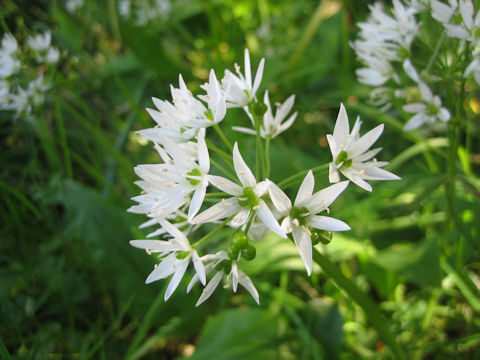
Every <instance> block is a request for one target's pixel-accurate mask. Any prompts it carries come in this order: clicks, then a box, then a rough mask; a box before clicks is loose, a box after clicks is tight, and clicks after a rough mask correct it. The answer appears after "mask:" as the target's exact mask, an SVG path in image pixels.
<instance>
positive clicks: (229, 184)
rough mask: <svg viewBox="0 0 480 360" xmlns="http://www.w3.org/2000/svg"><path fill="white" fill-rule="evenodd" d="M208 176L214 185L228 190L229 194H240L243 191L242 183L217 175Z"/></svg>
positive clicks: (225, 190)
mask: <svg viewBox="0 0 480 360" xmlns="http://www.w3.org/2000/svg"><path fill="white" fill-rule="evenodd" d="M207 178H208V181H209V182H210V183H211V184H212V185H213V186H215V187H216V188H218V189H220V190H222V191H223V192H226V193H227V194H231V195H234V196H238V195H241V194H242V193H243V188H242V187H241V186H240V185H238V184H235V183H234V182H233V181H230V180H228V179H227V178H224V177H222V176H216V175H208V177H207Z"/></svg>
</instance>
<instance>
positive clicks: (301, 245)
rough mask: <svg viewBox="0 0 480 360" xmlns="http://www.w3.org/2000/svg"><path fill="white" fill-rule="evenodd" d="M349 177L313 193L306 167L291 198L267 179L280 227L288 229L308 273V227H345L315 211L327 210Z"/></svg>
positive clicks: (343, 188) (310, 233)
mask: <svg viewBox="0 0 480 360" xmlns="http://www.w3.org/2000/svg"><path fill="white" fill-rule="evenodd" d="M348 183H349V181H342V182H339V183H338V184H334V185H331V186H329V187H327V188H325V189H323V190H320V191H318V192H316V193H313V188H314V186H315V180H314V178H313V173H312V171H311V170H310V171H309V172H308V174H307V175H306V176H305V179H304V180H303V182H302V185H300V188H299V189H298V193H297V197H296V198H295V202H294V203H293V206H292V202H291V201H290V199H289V198H288V196H287V195H285V193H284V192H283V191H282V190H281V189H280V188H279V187H278V186H277V185H275V184H274V183H270V185H269V187H268V192H269V194H270V198H271V199H272V202H273V204H274V205H275V207H276V208H277V210H278V212H279V213H280V214H281V217H284V219H283V221H282V229H283V230H284V231H285V232H286V233H292V235H293V240H294V241H295V245H296V246H297V249H298V252H299V253H300V257H301V258H302V260H303V263H304V264H305V268H306V269H307V273H308V275H310V274H311V273H312V266H313V259H312V239H311V237H312V231H315V229H318V230H325V231H346V230H350V227H349V226H348V225H347V224H345V223H344V222H343V221H340V220H338V219H335V218H331V217H328V216H321V215H316V214H318V213H321V212H322V211H327V212H329V209H328V207H329V206H330V204H331V203H332V202H333V201H335V199H336V198H337V197H338V196H339V195H340V194H341V193H342V192H343V190H345V188H346V187H347V185H348Z"/></svg>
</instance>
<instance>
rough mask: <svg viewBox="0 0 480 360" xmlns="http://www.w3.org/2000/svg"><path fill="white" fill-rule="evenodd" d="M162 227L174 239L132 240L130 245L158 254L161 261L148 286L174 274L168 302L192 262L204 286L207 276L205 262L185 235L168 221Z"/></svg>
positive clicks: (152, 273) (169, 288)
mask: <svg viewBox="0 0 480 360" xmlns="http://www.w3.org/2000/svg"><path fill="white" fill-rule="evenodd" d="M160 225H161V226H162V227H163V228H164V229H165V230H166V231H167V232H168V233H169V234H170V235H171V236H172V237H173V238H172V239H170V240H168V241H161V240H132V241H130V245H132V246H134V247H136V248H140V249H145V250H146V251H147V253H149V254H151V253H158V258H159V259H160V260H161V261H160V263H159V264H158V265H155V268H154V269H153V271H152V272H151V273H150V275H148V277H147V279H146V280H145V283H146V284H150V283H151V282H154V281H157V280H161V279H165V278H167V277H168V276H170V275H172V274H173V276H172V279H171V280H170V283H169V284H168V287H167V290H166V291H165V297H164V299H165V301H167V300H168V299H169V298H170V296H171V295H172V294H173V292H174V291H175V290H176V288H177V287H178V285H179V284H180V281H181V280H182V278H183V275H184V274H185V272H186V270H187V268H188V265H189V264H190V261H191V262H192V263H193V266H194V268H195V271H196V276H197V278H198V279H199V280H200V281H201V282H202V284H203V285H205V283H206V276H205V267H204V265H203V262H202V260H201V259H200V257H199V256H198V253H197V251H196V250H195V249H193V248H192V247H191V246H190V242H189V241H188V239H187V237H186V236H185V234H183V233H182V232H181V231H180V230H178V229H177V228H176V227H175V226H173V225H172V224H170V223H169V222H168V221H166V220H160Z"/></svg>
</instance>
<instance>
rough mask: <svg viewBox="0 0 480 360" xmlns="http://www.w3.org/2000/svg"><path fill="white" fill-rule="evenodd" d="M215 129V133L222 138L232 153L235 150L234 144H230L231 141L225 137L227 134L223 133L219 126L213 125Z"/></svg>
mask: <svg viewBox="0 0 480 360" xmlns="http://www.w3.org/2000/svg"><path fill="white" fill-rule="evenodd" d="M213 128H214V129H215V131H216V132H217V134H218V136H220V138H221V139H222V141H223V142H224V143H225V145H227V147H228V149H229V150H230V151H232V150H233V146H232V144H231V143H230V141H229V140H228V139H227V137H226V136H225V134H224V133H223V131H222V129H221V128H220V126H218V124H215V125H213Z"/></svg>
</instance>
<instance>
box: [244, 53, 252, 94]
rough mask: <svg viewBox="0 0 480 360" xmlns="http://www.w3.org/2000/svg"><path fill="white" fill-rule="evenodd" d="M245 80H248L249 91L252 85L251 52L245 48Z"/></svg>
mask: <svg viewBox="0 0 480 360" xmlns="http://www.w3.org/2000/svg"><path fill="white" fill-rule="evenodd" d="M245 80H246V81H247V84H248V87H249V89H248V90H249V91H250V88H251V86H252V69H251V65H250V54H249V53H248V49H245Z"/></svg>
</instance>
